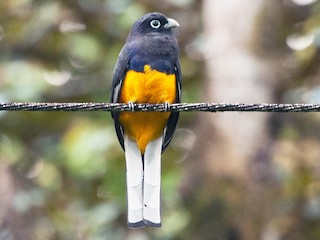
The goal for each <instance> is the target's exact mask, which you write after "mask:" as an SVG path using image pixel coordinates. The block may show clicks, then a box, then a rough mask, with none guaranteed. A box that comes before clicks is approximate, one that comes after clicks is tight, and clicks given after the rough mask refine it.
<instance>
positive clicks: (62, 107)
mask: <svg viewBox="0 0 320 240" xmlns="http://www.w3.org/2000/svg"><path fill="white" fill-rule="evenodd" d="M0 111H67V112H69V111H70V112H72V111H116V112H122V111H135V112H141V111H142V112H165V111H171V112H195V111H200V112H320V104H276V103H273V104H269V103H249V104H245V103H174V104H149V103H142V104H125V103H18V102H10V103H0Z"/></svg>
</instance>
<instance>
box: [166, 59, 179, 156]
mask: <svg viewBox="0 0 320 240" xmlns="http://www.w3.org/2000/svg"><path fill="white" fill-rule="evenodd" d="M175 75H176V84H177V85H176V89H177V93H176V96H177V97H176V103H180V102H181V80H182V78H181V68H180V63H179V61H177V63H176V65H175ZM178 119H179V112H172V113H171V115H170V117H169V120H168V123H167V126H166V129H165V132H164V139H163V144H162V152H163V151H164V150H165V149H166V148H167V146H168V145H169V143H170V142H171V140H172V137H173V133H174V131H175V129H176V127H177V123H178Z"/></svg>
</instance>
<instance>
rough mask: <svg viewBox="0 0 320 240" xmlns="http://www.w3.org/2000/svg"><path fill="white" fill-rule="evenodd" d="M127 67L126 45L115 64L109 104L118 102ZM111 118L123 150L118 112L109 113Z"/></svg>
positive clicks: (127, 53)
mask: <svg viewBox="0 0 320 240" xmlns="http://www.w3.org/2000/svg"><path fill="white" fill-rule="evenodd" d="M128 67H129V52H128V50H127V47H126V45H125V46H124V47H123V48H122V50H121V52H120V54H119V57H118V61H117V63H116V67H115V69H114V72H113V79H112V85H111V96H110V102H112V103H117V102H118V100H119V93H120V91H121V87H122V83H123V79H124V77H125V76H126V73H127V70H128ZM111 116H112V118H113V120H114V126H115V129H116V133H117V137H118V140H119V143H120V145H121V147H122V148H123V150H124V140H123V129H122V127H121V125H120V122H119V112H113V111H111Z"/></svg>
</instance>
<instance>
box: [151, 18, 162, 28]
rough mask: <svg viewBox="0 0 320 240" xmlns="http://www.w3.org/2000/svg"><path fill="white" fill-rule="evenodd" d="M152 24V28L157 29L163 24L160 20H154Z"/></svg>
mask: <svg viewBox="0 0 320 240" xmlns="http://www.w3.org/2000/svg"><path fill="white" fill-rule="evenodd" d="M150 26H151V27H152V28H154V29H157V28H159V27H160V26H161V23H160V21H159V20H152V21H151V22H150Z"/></svg>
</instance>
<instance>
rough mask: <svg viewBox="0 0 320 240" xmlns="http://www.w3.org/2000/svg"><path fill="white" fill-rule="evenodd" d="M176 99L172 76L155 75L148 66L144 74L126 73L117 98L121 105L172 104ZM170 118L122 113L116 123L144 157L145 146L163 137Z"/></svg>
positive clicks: (153, 114)
mask: <svg viewBox="0 0 320 240" xmlns="http://www.w3.org/2000/svg"><path fill="white" fill-rule="evenodd" d="M175 99H176V77H175V75H174V74H166V73H162V72H158V71H157V70H153V69H151V67H150V66H149V65H145V67H144V72H135V71H133V70H129V71H128V72H127V74H126V77H125V79H124V82H123V86H122V89H121V94H120V102H123V103H128V102H134V103H165V102H168V103H174V102H175ZM170 114H171V113H170V112H122V113H120V116H119V120H120V123H121V125H122V126H123V129H124V132H125V134H127V135H128V136H129V137H130V138H131V139H134V140H135V141H136V142H137V145H138V147H139V149H140V151H141V153H142V154H143V153H144V152H145V148H146V146H147V144H148V143H149V142H150V141H152V140H154V139H156V138H158V137H160V136H161V134H163V130H164V128H165V126H166V124H167V121H168V119H169V117H170Z"/></svg>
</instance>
